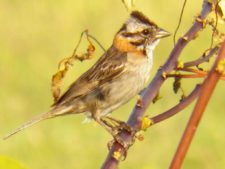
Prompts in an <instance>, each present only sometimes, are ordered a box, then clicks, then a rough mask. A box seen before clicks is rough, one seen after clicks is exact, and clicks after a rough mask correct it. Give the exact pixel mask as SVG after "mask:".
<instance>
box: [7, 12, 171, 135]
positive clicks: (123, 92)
mask: <svg viewBox="0 0 225 169" xmlns="http://www.w3.org/2000/svg"><path fill="white" fill-rule="evenodd" d="M169 35H170V33H168V32H167V31H165V30H164V29H162V28H160V27H158V26H157V25H156V24H155V23H154V22H152V21H151V20H149V19H148V18H147V17H146V16H145V15H144V14H142V13H141V12H139V11H132V12H131V14H130V16H129V18H128V19H127V20H126V22H125V23H124V24H123V26H122V27H121V29H120V30H119V31H118V32H117V33H116V34H115V36H114V40H113V43H112V45H111V47H110V48H109V49H108V50H107V51H106V52H105V53H104V54H103V55H102V56H101V57H100V59H99V60H98V61H97V62H96V63H95V64H94V65H93V66H92V67H91V68H90V69H89V70H87V71H86V72H85V73H84V74H82V75H81V76H80V77H79V78H78V79H77V80H76V81H75V82H74V83H72V84H71V86H70V87H69V89H68V90H67V91H66V92H65V93H64V94H63V95H62V96H61V97H60V98H59V99H58V100H57V101H55V103H54V104H53V105H52V106H51V108H50V110H49V111H48V112H46V113H43V114H40V115H38V116H36V117H34V118H33V119H31V120H30V121H28V122H27V123H25V124H23V125H22V126H20V127H18V128H17V129H16V130H14V131H13V132H11V133H10V134H8V135H7V136H5V137H4V139H7V138H9V137H11V136H12V135H14V134H16V133H18V132H19V131H21V130H23V129H25V128H27V127H29V126H31V125H33V124H35V123H37V122H40V121H42V120H46V119H50V118H53V117H57V116H64V115H69V114H79V113H84V114H85V115H86V117H87V118H89V119H90V118H91V119H94V120H95V121H96V122H97V123H99V124H100V125H101V126H103V127H104V128H105V129H106V130H107V131H108V132H109V133H110V134H111V135H112V136H113V137H114V138H116V135H117V134H118V131H119V129H121V128H126V129H127V130H129V126H127V125H126V123H125V122H122V121H120V120H117V119H114V118H112V117H110V116H109V114H110V113H111V112H112V111H114V110H115V109H117V108H118V107H120V106H121V105H123V104H125V103H127V102H128V101H129V100H131V99H132V98H133V97H134V96H136V95H138V94H139V92H140V91H142V90H143V88H144V86H145V83H146V81H147V80H148V78H149V75H150V72H151V68H152V66H153V50H154V49H155V47H156V46H157V44H158V43H159V41H160V39H161V38H164V37H167V36H169Z"/></svg>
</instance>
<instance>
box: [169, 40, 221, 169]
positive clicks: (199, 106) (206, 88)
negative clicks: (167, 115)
mask: <svg viewBox="0 0 225 169" xmlns="http://www.w3.org/2000/svg"><path fill="white" fill-rule="evenodd" d="M224 58H225V41H224V43H223V44H222V46H221V49H220V52H219V55H218V57H217V59H216V61H215V63H214V65H213V68H212V69H211V71H210V73H209V75H208V76H207V78H206V79H205V81H204V82H203V84H202V87H201V90H200V93H199V98H198V101H197V103H196V106H195V108H194V110H193V112H192V115H191V117H190V119H189V122H188V124H187V127H186V129H185V131H184V134H183V136H182V139H181V141H180V144H179V146H178V148H177V151H176V153H175V155H174V158H173V160H172V162H171V165H170V169H180V168H181V165H182V163H183V160H184V158H185V155H186V153H187V150H188V148H189V146H190V144H191V141H192V139H193V137H194V134H195V132H196V129H197V127H198V125H199V122H200V120H201V117H202V115H203V113H204V111H205V108H206V106H207V104H208V102H209V99H210V97H211V95H212V93H213V91H214V89H215V87H216V84H217V82H218V80H219V79H220V76H221V75H222V73H221V72H218V70H217V66H218V64H219V62H220V61H221V60H222V59H224ZM223 69H224V67H223ZM220 71H221V70H220Z"/></svg>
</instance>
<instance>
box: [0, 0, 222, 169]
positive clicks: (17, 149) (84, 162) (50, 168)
mask: <svg viewBox="0 0 225 169" xmlns="http://www.w3.org/2000/svg"><path fill="white" fill-rule="evenodd" d="M201 2H202V1H198V2H197V1H188V3H187V7H186V8H185V14H184V18H183V21H182V25H181V28H180V30H179V33H178V35H181V34H183V33H184V32H185V31H186V30H187V29H188V28H189V26H190V24H192V22H193V20H194V16H196V15H197V14H198V13H199V11H200V9H201ZM181 6H182V1H179V0H170V1H163V0H158V1H157V2H156V1H155V0H138V1H137V2H136V8H137V9H139V10H140V11H142V12H143V13H145V14H146V15H147V16H149V17H150V18H151V19H152V20H154V21H155V22H157V24H158V25H160V26H161V27H163V28H165V29H166V30H168V31H170V32H174V30H175V27H176V25H177V22H178V18H179V13H180V9H181ZM127 16H128V13H127V11H126V10H125V8H124V6H123V4H122V3H121V1H120V0H114V1H112V0H101V1H93V0H86V1H83V0H76V1H74V0H39V1H35V0H24V1H21V0H11V1H9V0H0V75H1V79H0V87H1V91H0V107H1V108H0V115H1V116H0V136H3V135H4V134H6V133H7V132H9V131H10V130H11V129H14V128H15V127H17V126H18V125H20V124H21V123H23V122H24V121H26V120H28V119H29V118H31V117H32V116H34V115H36V114H39V113H41V112H45V111H47V110H48V108H49V106H50V105H51V104H52V102H53V101H52V100H53V99H52V97H51V92H50V80H51V76H52V74H53V73H55V72H56V68H57V64H58V62H59V60H60V59H62V58H63V57H65V56H70V54H71V53H72V51H73V49H74V47H75V44H76V43H77V41H78V38H79V36H80V33H81V32H82V31H83V30H84V29H89V32H90V33H91V34H92V35H94V36H95V37H97V39H98V40H99V41H100V42H101V43H102V44H103V46H105V48H108V47H109V46H110V45H111V43H112V39H113V36H114V34H115V32H117V30H118V29H119V28H120V26H121V25H122V24H123V22H124V21H125V19H126V18H127ZM209 33H210V31H209V29H208V30H206V31H204V32H203V33H201V34H200V35H201V37H200V38H199V40H197V41H195V42H193V43H191V44H190V45H189V46H188V47H187V48H186V49H185V50H184V52H183V54H182V60H183V61H185V60H191V59H193V58H195V57H198V56H200V55H201V53H202V52H203V51H204V49H206V48H208V46H209V44H210V37H211V35H210V34H209ZM82 46H83V47H85V43H84V45H82ZM172 47H173V43H172V37H170V38H167V39H163V40H162V42H161V43H160V45H159V46H158V47H157V49H156V50H155V60H154V69H153V73H152V76H153V75H154V73H155V72H156V70H157V68H158V67H159V66H160V65H162V64H163V63H164V61H165V59H166V58H167V56H168V54H169V52H170V50H171V49H172ZM84 50H85V48H81V50H80V51H84ZM101 54H102V51H101V49H99V48H97V51H96V54H95V58H94V59H92V60H91V61H86V62H84V63H76V64H75V65H74V67H73V69H72V70H71V71H69V73H68V75H67V77H66V79H65V83H64V86H63V88H64V89H66V88H67V86H68V85H69V84H70V83H71V82H72V81H73V80H74V79H76V78H77V77H78V76H79V75H80V74H81V73H82V72H84V71H85V70H87V68H88V67H90V66H91V65H92V64H93V63H94V62H95V61H96V59H98V58H99V57H100V55H101ZM199 81H201V80H183V88H184V90H185V91H186V93H188V92H189V91H190V89H191V88H192V87H193V86H194V85H195V83H197V82H199ZM172 82H173V81H172V80H168V81H167V82H166V83H165V84H164V85H163V87H162V89H161V92H160V95H161V96H162V97H163V98H162V99H161V100H160V101H159V102H157V104H155V105H152V106H151V108H150V109H149V110H148V112H147V114H148V115H155V114H157V113H160V112H162V111H164V110H166V109H168V108H169V107H171V106H172V105H174V104H176V103H177V102H178V101H179V99H180V96H179V95H180V94H179V95H174V94H173V91H172ZM224 93H225V88H224V84H223V82H220V83H219V84H218V86H217V89H216V91H215V93H214V94H213V97H212V99H211V101H210V103H209V105H208V108H207V110H206V113H205V115H204V117H203V119H202V121H201V124H200V127H199V129H198V131H197V134H196V136H195V138H194V141H193V143H192V145H191V148H190V149H189V153H188V155H187V158H186V160H185V163H184V167H183V168H184V169H189V168H196V169H212V168H213V169H221V168H222V167H223V166H225V159H224V152H225V148H224V147H225V137H224V127H225V126H224V117H225V114H224V99H223V96H224ZM135 101H136V100H135V99H133V100H132V101H131V102H130V103H128V104H126V105H125V106H123V107H121V108H120V109H118V110H117V111H115V112H114V113H113V116H114V117H117V118H120V119H123V120H126V119H127V118H128V116H129V113H130V111H131V110H132V107H133V105H134V103H135ZM193 105H194V104H193ZM193 105H192V106H191V107H189V108H187V109H185V110H184V111H183V112H182V113H180V114H179V115H176V116H175V117H173V118H171V119H169V120H167V121H164V122H162V123H160V124H158V125H156V126H154V127H152V128H150V129H149V130H148V132H147V133H145V139H144V141H142V142H139V141H137V142H136V144H135V145H134V146H133V147H132V148H131V149H130V151H129V154H128V157H127V159H126V161H125V162H122V163H121V167H120V168H124V169H165V168H168V165H169V163H170V161H171V159H172V156H173V154H174V152H175V150H176V147H177V144H178V142H179V139H180V137H181V134H182V132H183V130H184V127H185V124H186V122H187V120H188V117H189V115H190V113H191V110H192V109H193ZM83 119H84V116H83V115H77V116H65V117H61V118H55V119H52V120H48V121H45V122H42V123H39V124H38V125H36V126H34V127H32V128H29V129H27V130H25V131H24V132H23V133H20V134H18V135H16V136H15V137H13V138H10V139H9V140H7V141H0V155H2V156H4V158H0V168H1V169H11V168H13V167H10V166H12V165H10V162H5V161H6V159H7V158H9V159H8V161H12V163H15V161H18V163H19V164H18V165H15V166H14V168H17V169H18V168H20V169H22V167H20V166H26V168H27V169H41V168H45V169H61V168H65V169H77V168H79V169H89V168H93V169H95V168H99V167H100V166H101V164H102V162H103V160H104V159H105V157H106V155H107V152H108V150H107V147H106V143H107V142H108V141H109V140H111V137H110V136H109V134H107V133H106V131H104V130H103V129H102V128H101V127H99V126H98V125H95V124H94V123H93V122H92V123H90V124H82V121H83ZM10 159H13V160H10ZM20 164H21V165H20ZM16 166H17V167H16Z"/></svg>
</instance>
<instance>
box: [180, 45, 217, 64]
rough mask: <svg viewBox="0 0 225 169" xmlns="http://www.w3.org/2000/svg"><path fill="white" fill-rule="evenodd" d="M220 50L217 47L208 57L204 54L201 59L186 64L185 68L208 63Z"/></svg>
mask: <svg viewBox="0 0 225 169" xmlns="http://www.w3.org/2000/svg"><path fill="white" fill-rule="evenodd" d="M218 50H219V46H215V47H214V48H212V49H211V50H210V51H209V53H208V54H207V55H206V52H204V54H203V55H202V56H201V57H200V58H198V59H196V60H193V61H190V62H186V63H184V67H191V66H198V65H200V64H201V63H204V62H207V61H209V59H210V58H211V57H212V56H213V55H214V54H215V53H216V52H217V51H218Z"/></svg>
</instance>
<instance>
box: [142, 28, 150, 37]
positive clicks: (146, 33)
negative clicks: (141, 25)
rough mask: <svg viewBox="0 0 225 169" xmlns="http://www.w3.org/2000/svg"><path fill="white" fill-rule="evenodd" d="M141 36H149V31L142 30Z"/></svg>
mask: <svg viewBox="0 0 225 169" xmlns="http://www.w3.org/2000/svg"><path fill="white" fill-rule="evenodd" d="M142 34H143V35H145V36H147V35H149V34H150V31H149V29H144V30H143V31H142Z"/></svg>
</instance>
